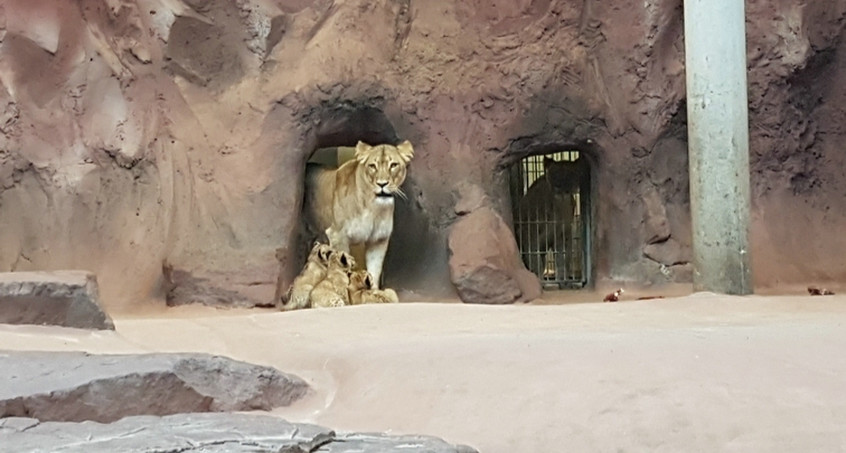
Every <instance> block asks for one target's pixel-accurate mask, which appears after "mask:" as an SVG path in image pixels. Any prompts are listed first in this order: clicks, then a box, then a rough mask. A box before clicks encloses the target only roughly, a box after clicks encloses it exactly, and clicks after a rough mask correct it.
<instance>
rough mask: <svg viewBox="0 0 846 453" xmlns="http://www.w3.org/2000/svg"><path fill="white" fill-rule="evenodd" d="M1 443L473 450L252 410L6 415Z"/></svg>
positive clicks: (233, 450) (281, 452) (364, 451)
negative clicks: (110, 419) (114, 416)
mask: <svg viewBox="0 0 846 453" xmlns="http://www.w3.org/2000/svg"><path fill="white" fill-rule="evenodd" d="M0 445H3V447H4V448H6V449H8V450H7V451H15V452H52V451H62V452H65V453H75V452H79V453H83V452H84V453H98V452H104V453H105V452H108V453H111V452H117V451H132V452H134V453H153V452H164V451H172V452H176V451H179V452H191V451H198V452H199V451H202V452H208V453H211V452H221V453H222V452H229V453H238V452H278V453H302V452H327V453H328V452H331V453H352V452H356V453H369V452H374V453H375V452H384V451H403V452H408V453H416V452H420V453H422V452H426V453H473V452H475V451H476V450H474V449H472V448H470V447H465V446H456V445H450V444H448V443H446V442H444V441H443V440H440V439H438V438H435V437H427V436H384V435H379V434H342V435H336V434H335V433H334V432H333V431H331V430H328V429H326V428H323V427H320V426H316V425H310V424H304V423H289V422H287V421H285V420H282V419H280V418H277V417H271V416H266V415H252V414H177V415H170V416H166V417H154V416H134V417H127V418H124V419H121V420H119V421H116V422H114V423H109V424H101V423H91V422H85V423H68V422H46V423H42V422H39V421H38V420H35V419H32V418H7V419H4V420H0Z"/></svg>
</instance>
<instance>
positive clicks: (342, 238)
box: [326, 227, 350, 253]
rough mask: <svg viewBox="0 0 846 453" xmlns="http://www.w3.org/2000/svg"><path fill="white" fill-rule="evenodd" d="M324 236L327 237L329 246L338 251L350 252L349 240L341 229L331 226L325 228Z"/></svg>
mask: <svg viewBox="0 0 846 453" xmlns="http://www.w3.org/2000/svg"><path fill="white" fill-rule="evenodd" d="M326 238H327V239H329V247H332V248H333V249H335V250H337V251H339V252H346V253H350V241H349V239H347V236H346V235H345V234H344V233H343V232H342V231H339V230H336V229H334V228H332V227H329V228H326Z"/></svg>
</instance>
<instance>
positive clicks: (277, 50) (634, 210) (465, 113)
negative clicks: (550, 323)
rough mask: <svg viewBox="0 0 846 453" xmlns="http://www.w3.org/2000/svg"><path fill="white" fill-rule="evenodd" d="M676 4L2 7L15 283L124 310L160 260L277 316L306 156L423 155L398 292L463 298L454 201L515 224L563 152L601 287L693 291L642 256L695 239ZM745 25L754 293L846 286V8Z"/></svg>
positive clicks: (395, 281) (2, 198)
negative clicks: (522, 193) (457, 281)
mask: <svg viewBox="0 0 846 453" xmlns="http://www.w3.org/2000/svg"><path fill="white" fill-rule="evenodd" d="M681 5H682V3H681V0H660V1H655V2H648V3H643V2H635V1H631V0H607V1H606V0H603V1H599V0H587V1H583V0H578V1H576V0H543V1H524V2H512V3H509V4H508V5H504V4H503V3H502V2H493V1H490V0H473V1H469V2H451V3H444V2H410V1H407V0H403V1H396V2H376V3H373V2H371V1H367V0H350V1H345V2H306V1H277V2H264V1H252V0H246V1H239V2H234V3H233V2H231V1H226V0H212V1H207V2H200V1H189V2H182V3H180V2H150V1H147V0H143V1H142V0H139V1H137V2H121V4H120V6H119V7H115V6H114V5H112V4H110V3H108V2H102V1H99V0H80V1H77V2H47V1H39V2H33V1H30V0H7V1H5V2H4V3H3V7H2V8H0V24H4V25H3V27H0V29H1V30H2V33H0V226H2V228H0V270H15V271H20V270H44V269H61V268H78V269H90V270H91V271H92V272H94V273H95V274H96V275H97V276H98V279H99V282H100V285H101V289H102V295H103V299H104V300H105V301H106V303H108V304H116V305H120V304H130V303H132V301H134V300H138V299H139V298H141V297H147V296H150V295H152V294H158V293H160V292H161V290H162V288H161V285H162V282H163V281H164V279H163V278H162V268H163V263H165V262H166V263H167V264H168V265H169V266H172V268H173V269H177V270H180V271H183V272H186V273H187V275H190V276H191V278H189V279H184V280H180V282H185V283H184V285H183V284H182V283H178V284H177V286H185V287H186V288H187V289H185V291H183V294H184V293H185V292H188V293H194V292H200V293H202V294H207V295H208V294H211V295H219V294H230V293H228V292H227V291H233V292H235V293H237V294H238V295H237V296H233V298H235V299H238V300H239V301H241V302H244V303H253V304H255V303H264V302H267V301H269V300H271V299H272V296H273V291H274V287H275V281H276V277H277V275H278V273H277V265H278V263H277V260H276V259H275V257H274V250H275V249H276V248H277V247H283V248H284V249H285V250H287V256H286V257H285V259H283V260H282V268H283V269H282V270H283V272H282V273H283V277H285V276H286V275H287V277H285V278H287V279H288V280H290V279H292V278H293V277H294V275H295V274H296V271H297V270H298V269H299V267H300V266H301V264H302V260H303V259H304V251H305V249H306V248H307V247H306V246H304V244H303V240H302V238H301V237H300V234H299V232H300V223H301V222H300V215H301V213H300V210H301V204H302V195H303V184H302V179H303V172H304V163H305V161H306V160H307V159H308V157H309V156H310V155H311V154H312V153H313V152H314V151H315V150H316V149H318V148H323V147H332V146H339V145H347V146H348V145H353V144H355V142H356V141H357V140H364V141H366V142H371V143H378V142H393V143H396V142H398V141H399V140H400V139H409V140H410V141H411V142H412V143H413V144H414V146H415V154H416V157H415V159H414V161H412V164H411V169H410V174H409V179H408V181H407V183H406V186H405V192H406V193H407V194H408V200H407V201H405V200H403V201H400V202H399V203H398V205H397V212H396V216H397V217H396V223H395V233H394V237H393V239H392V243H391V247H390V250H389V252H388V258H387V268H386V269H387V272H386V281H385V283H386V284H387V285H389V286H391V287H395V288H398V289H407V290H413V291H415V292H419V293H424V294H430V295H444V296H449V295H454V294H455V293H454V291H453V289H452V286H451V285H450V267H449V265H448V258H449V257H448V250H447V247H445V244H446V242H447V236H448V234H449V233H448V232H449V230H450V227H451V226H452V224H453V223H455V222H456V221H457V219H458V216H457V214H456V209H455V203H456V201H457V198H459V197H457V195H456V194H457V193H458V191H459V189H460V186H461V185H463V184H471V185H474V186H477V187H479V188H481V189H482V191H483V192H484V193H483V195H484V196H483V197H480V198H479V199H480V200H483V204H484V205H485V206H486V207H488V208H490V209H492V210H494V211H496V212H498V213H499V214H500V215H501V216H502V217H503V219H505V220H506V223H509V222H508V220H509V219H510V215H511V212H510V207H509V206H510V200H509V197H510V196H509V191H508V172H507V169H508V167H509V166H510V165H512V164H513V163H514V162H517V161H518V160H519V159H520V158H522V157H524V156H526V155H528V154H535V153H544V152H548V151H556V150H564V149H566V150H577V151H581V152H582V155H584V156H585V158H587V159H589V160H590V162H591V163H592V167H593V168H592V171H593V174H592V178H591V181H592V185H593V187H592V190H591V192H590V196H591V197H592V200H591V201H592V203H591V206H592V207H593V210H594V212H593V217H594V218H593V231H592V236H593V237H592V241H591V243H592V244H593V250H591V253H592V254H593V258H594V259H593V260H592V262H593V263H594V264H593V269H590V271H591V272H593V277H594V279H593V280H594V281H597V282H602V281H603V280H609V279H623V280H630V281H638V282H666V281H672V280H679V279H684V278H686V277H678V276H675V275H671V276H669V277H668V275H667V274H666V273H665V272H663V270H662V267H661V264H659V263H657V262H656V261H653V260H652V259H649V258H648V257H645V256H644V254H643V253H642V251H643V248H644V246H646V245H647V244H649V243H650V242H655V243H658V242H661V241H664V240H666V239H667V238H672V239H674V240H676V241H677V242H678V243H679V244H680V245H681V246H689V244H690V215H689V200H688V184H687V158H686V135H685V130H686V129H685V128H686V119H685V97H684V96H685V92H684V65H683V62H684V59H683V45H682V42H683V41H682V38H683V36H682V31H683V27H682V8H681ZM747 13H748V20H747V23H748V32H747V35H748V47H747V48H748V58H749V60H748V61H749V89H750V91H749V103H750V115H751V118H750V130H751V153H752V155H751V157H752V175H751V178H752V187H753V204H754V206H753V219H754V220H753V230H752V242H753V250H752V254H753V255H752V259H753V264H754V265H755V270H754V277H755V279H756V281H757V284H758V285H772V284H778V283H791V282H801V281H803V280H806V279H809V278H813V280H814V281H815V282H818V283H820V284H822V283H824V282H825V281H837V280H843V279H846V268H844V267H843V266H842V265H841V262H842V255H843V253H842V251H843V250H846V236H844V235H843V234H841V230H842V228H841V226H842V225H843V224H844V222H846V197H843V196H842V194H843V193H844V192H846V174H844V173H845V172H846V170H844V169H846V155H844V154H843V153H842V152H841V144H842V142H843V139H844V135H845V134H846V129H844V126H843V125H844V124H846V121H844V108H843V105H846V102H843V101H846V99H844V97H846V89H844V88H846V77H843V74H844V73H846V53H844V52H846V51H844V50H843V49H844V46H843V45H842V42H843V39H842V36H843V33H844V31H843V30H844V24H846V21H844V20H843V18H844V17H845V16H846V0H803V1H799V2H796V1H788V0H777V1H773V2H751V3H750V4H749V5H748V8H747ZM470 208H473V209H476V208H477V207H475V206H469V207H468V206H461V207H460V209H459V211H460V212H464V211H466V210H467V209H470ZM797 225H799V226H801V228H802V231H803V234H795V230H796V226H797ZM471 239H472V240H475V239H473V238H471ZM771 263H780V264H777V265H776V264H771ZM127 275H129V276H131V278H126V276H127ZM679 275H682V274H679ZM201 286H209V287H210V289H209V288H207V290H203V289H201V288H200V287H201ZM170 289H171V290H173V289H174V288H170ZM177 291H178V290H177ZM204 291H205V292H204ZM512 294H513V293H512ZM214 297H216V296H214ZM509 297H510V296H509ZM241 302H239V303H241Z"/></svg>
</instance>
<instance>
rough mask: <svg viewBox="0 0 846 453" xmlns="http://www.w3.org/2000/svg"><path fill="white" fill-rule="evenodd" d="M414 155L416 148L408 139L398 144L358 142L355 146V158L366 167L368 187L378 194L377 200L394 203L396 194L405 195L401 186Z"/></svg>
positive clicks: (365, 177)
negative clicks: (372, 144) (373, 144)
mask: <svg viewBox="0 0 846 453" xmlns="http://www.w3.org/2000/svg"><path fill="white" fill-rule="evenodd" d="M412 157H414V149H413V148H412V146H411V143H410V142H409V141H408V140H406V141H404V142H402V143H400V144H399V145H397V146H391V145H377V146H370V145H368V144H367V143H364V142H358V144H357V145H356V147H355V159H356V161H358V164H359V165H360V166H361V167H362V168H364V174H363V176H364V180H365V182H366V183H367V189H369V190H372V191H373V193H374V194H375V195H376V201H377V202H382V203H387V204H390V203H393V201H394V194H398V195H399V196H401V197H405V194H403V193H402V190H400V186H401V185H402V183H403V182H405V176H406V174H407V166H408V163H409V162H410V161H411V158H412Z"/></svg>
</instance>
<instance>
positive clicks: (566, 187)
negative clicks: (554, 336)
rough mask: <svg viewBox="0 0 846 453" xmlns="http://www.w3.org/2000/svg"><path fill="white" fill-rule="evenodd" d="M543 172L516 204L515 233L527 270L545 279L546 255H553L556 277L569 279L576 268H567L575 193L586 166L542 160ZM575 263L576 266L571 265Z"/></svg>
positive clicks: (576, 163)
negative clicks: (552, 253) (554, 251)
mask: <svg viewBox="0 0 846 453" xmlns="http://www.w3.org/2000/svg"><path fill="white" fill-rule="evenodd" d="M543 168H544V173H543V174H542V175H541V176H540V177H538V179H537V180H535V182H534V183H532V185H531V186H529V189H528V190H527V191H526V194H525V195H523V198H521V199H520V202H519V204H518V205H517V216H516V218H515V230H516V234H517V239H518V241H519V243H520V248H521V250H522V254H523V261H524V262H525V264H526V267H528V268H529V270H530V271H532V272H533V273H534V274H536V275H538V276H539V277H546V276H547V272H548V271H549V270H548V269H546V255H547V253H548V252H549V251H550V250H556V253H555V267H556V272H555V274H559V276H560V277H562V278H567V277H569V275H568V274H570V273H571V272H572V271H573V270H575V269H567V261H569V258H570V257H569V256H567V255H566V253H569V252H572V251H573V250H570V247H569V245H570V244H572V240H573V218H574V215H575V210H576V200H575V194H576V193H578V192H579V189H580V187H581V185H582V183H583V182H584V181H585V178H586V177H587V175H588V171H589V168H588V163H587V161H586V160H585V159H583V158H580V159H577V160H575V161H556V160H553V159H551V158H548V157H547V158H544V160H543ZM574 264H575V263H574Z"/></svg>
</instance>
